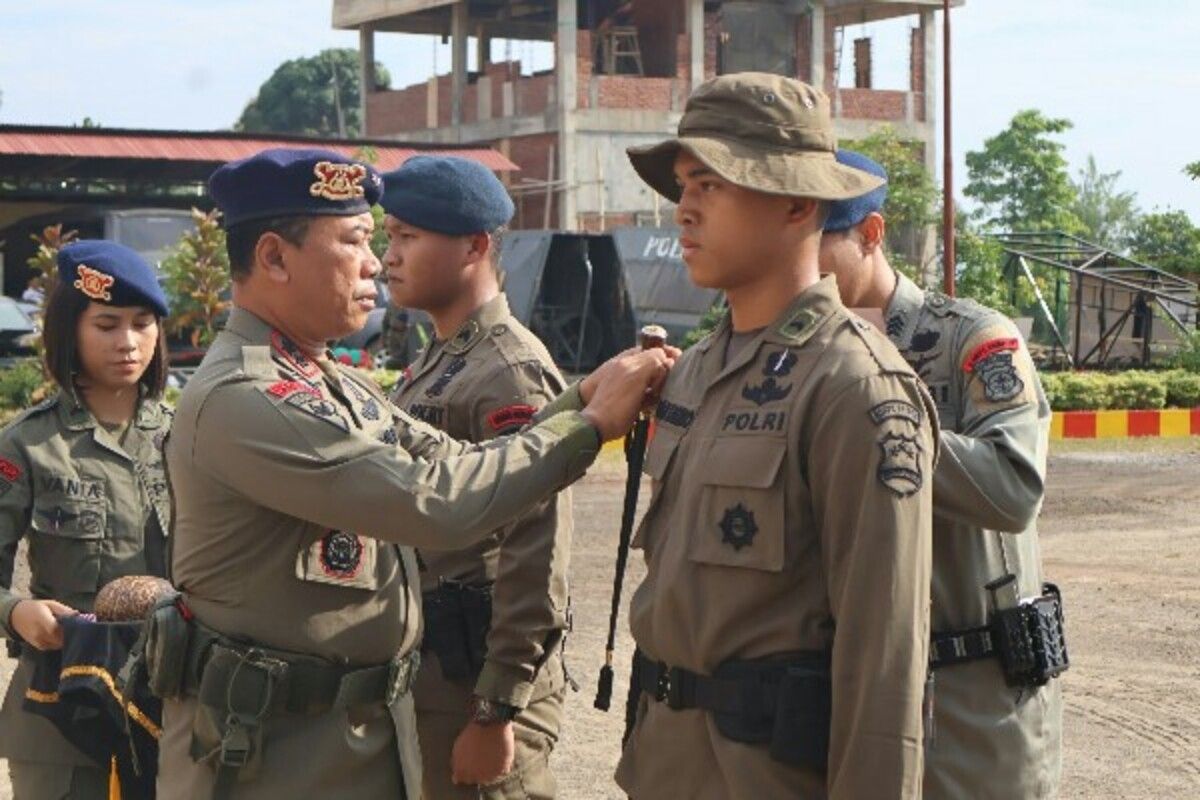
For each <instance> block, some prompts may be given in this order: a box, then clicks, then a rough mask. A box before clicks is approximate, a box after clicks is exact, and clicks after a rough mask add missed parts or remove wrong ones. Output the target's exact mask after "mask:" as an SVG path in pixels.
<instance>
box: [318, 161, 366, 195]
mask: <svg viewBox="0 0 1200 800" xmlns="http://www.w3.org/2000/svg"><path fill="white" fill-rule="evenodd" d="M313 174H314V175H316V176H317V180H316V181H315V182H314V183H313V185H312V186H310V187H308V191H309V193H311V194H312V196H313V197H323V198H325V199H326V200H353V199H355V198H357V197H362V196H363V195H364V194H365V191H364V190H363V187H362V182H363V179H364V178H366V177H367V168H366V167H364V166H363V165H362V164H335V163H333V162H332V161H320V162H318V163H317V165H316V166H315V167H313Z"/></svg>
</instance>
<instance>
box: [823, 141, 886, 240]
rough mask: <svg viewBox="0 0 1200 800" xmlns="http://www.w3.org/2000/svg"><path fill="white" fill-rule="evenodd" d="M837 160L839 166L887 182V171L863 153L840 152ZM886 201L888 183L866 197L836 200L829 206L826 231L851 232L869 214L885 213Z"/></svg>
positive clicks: (868, 193) (865, 195) (873, 190)
mask: <svg viewBox="0 0 1200 800" xmlns="http://www.w3.org/2000/svg"><path fill="white" fill-rule="evenodd" d="M837 160H838V163H839V164H845V165H846V166H847V167H853V168H854V169H857V170H861V171H863V172H868V173H870V174H872V175H878V176H879V177H881V178H883V179H884V180H885V181H886V180H887V176H888V175H887V170H885V169H884V168H883V167H881V166H880V165H879V164H877V163H876V162H874V161H872V160H871V159H869V158H867V157H866V156H864V155H863V154H862V153H856V152H854V151H853V150H838V151H837ZM886 200H887V184H886V183H884V184H883V185H882V186H880V187H879V188H878V189H872V190H871V191H869V192H867V193H866V194H864V195H859V196H858V197H852V198H850V199H849V200H835V201H833V202H831V203H830V204H829V216H828V217H827V218H826V219H825V230H827V231H844V230H849V229H850V228H853V227H854V226H855V225H857V224H858V223H860V222H862V221H863V220H864V219H866V218H867V215H868V214H878V213H879V212H881V211H883V204H884V202H885V201H886Z"/></svg>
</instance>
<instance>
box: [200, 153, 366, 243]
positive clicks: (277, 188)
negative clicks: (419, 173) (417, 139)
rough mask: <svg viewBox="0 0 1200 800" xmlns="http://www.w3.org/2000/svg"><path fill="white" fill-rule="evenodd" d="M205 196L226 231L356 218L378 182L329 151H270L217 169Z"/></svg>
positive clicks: (360, 167)
mask: <svg viewBox="0 0 1200 800" xmlns="http://www.w3.org/2000/svg"><path fill="white" fill-rule="evenodd" d="M208 191H209V194H211V195H212V199H213V200H214V201H215V202H216V204H217V206H218V207H219V208H220V209H221V213H222V214H223V215H224V216H225V227H227V228H228V227H230V226H231V225H237V224H238V223H239V222H246V221H248V220H255V219H267V218H269V217H300V216H350V215H352V214H361V213H363V212H364V211H369V210H370V209H371V206H373V205H375V204H376V203H378V202H379V195H380V193H381V192H382V191H383V181H382V180H381V179H380V177H379V173H378V172H376V171H375V169H374V168H373V167H371V166H370V165H369V164H363V163H360V162H358V161H354V160H353V159H350V158H347V157H346V156H343V155H341V154H340V153H335V152H333V151H332V150H294V149H290V148H276V149H272V150H263V151H262V152H261V153H258V154H257V155H253V156H250V157H249V158H243V159H242V160H240V161H230V162H229V163H228V164H225V165H223V166H221V167H220V168H218V169H217V171H216V172H214V173H213V174H212V177H211V178H209V179H208Z"/></svg>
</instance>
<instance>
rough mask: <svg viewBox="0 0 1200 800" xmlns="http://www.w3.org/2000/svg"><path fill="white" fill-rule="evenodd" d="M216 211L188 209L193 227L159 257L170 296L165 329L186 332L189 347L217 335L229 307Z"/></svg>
mask: <svg viewBox="0 0 1200 800" xmlns="http://www.w3.org/2000/svg"><path fill="white" fill-rule="evenodd" d="M220 216H221V215H220V212H219V211H216V210H213V211H210V212H207V213H205V212H203V211H200V210H199V209H195V208H193V209H192V218H193V219H194V220H195V221H196V228H195V230H192V231H189V232H188V233H185V234H184V235H183V238H182V239H180V240H179V246H178V247H177V248H176V249H175V251H174V252H173V253H171V254H170V255H169V256H167V257H166V258H165V259H163V262H162V272H163V279H164V280H163V285H164V288H165V289H166V291H167V294H168V295H169V296H170V299H171V318H170V320H168V322H167V330H168V331H169V332H170V333H172V334H179V333H188V334H189V336H190V339H191V342H192V346H193V347H199V346H202V345H207V344H209V343H210V342H212V340H213V338H214V337H215V336H216V335H217V320H218V319H219V318H220V316H221V315H222V314H224V313H225V312H226V311H227V310H228V309H229V283H230V280H229V254H228V253H227V252H226V250H225V231H223V230H221V224H220Z"/></svg>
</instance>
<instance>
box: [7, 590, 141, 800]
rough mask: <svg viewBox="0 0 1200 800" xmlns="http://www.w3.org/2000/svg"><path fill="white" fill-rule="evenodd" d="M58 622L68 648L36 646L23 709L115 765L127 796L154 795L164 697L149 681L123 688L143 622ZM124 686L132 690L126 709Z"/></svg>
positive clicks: (125, 799) (129, 799)
mask: <svg viewBox="0 0 1200 800" xmlns="http://www.w3.org/2000/svg"><path fill="white" fill-rule="evenodd" d="M59 623H60V624H61V625H62V629H63V649H62V650H58V651H48V652H38V651H33V659H34V665H35V667H34V672H33V678H32V680H31V681H30V684H29V689H28V691H26V693H25V700H24V708H25V710H26V711H28V712H30V713H32V714H39V715H41V716H43V717H45V718H47V719H49V720H50V721H51V722H53V723H54V725H55V727H57V728H58V729H59V731H61V732H62V734H63V736H65V737H66V738H67V740H68V741H70V742H71V743H72V744H73V745H75V746H76V747H78V748H79V749H80V750H81V751H83V752H84V753H85V754H86V755H88V756H89V757H90V758H92V759H94V760H95V761H96V763H97V764H98V765H99V766H100V767H101V768H103V769H110V770H113V771H114V772H115V774H116V778H117V779H118V780H119V782H120V797H121V798H122V800H143V798H145V799H150V798H153V797H154V780H155V776H156V775H157V772H158V737H159V735H160V733H161V727H160V726H161V725H162V702H161V701H160V700H159V699H158V698H156V697H154V696H153V695H151V694H150V692H149V690H148V689H147V687H146V685H145V681H144V680H143V681H139V682H138V684H137V685H135V686H133V687H132V688H131V689H130V690H129V691H128V692H124V687H123V686H122V685H121V684H120V683H119V681H118V677H117V676H118V674H119V673H120V671H121V667H122V666H124V664H125V660H126V659H127V658H128V657H129V651H130V650H131V649H132V648H133V645H134V642H136V641H137V638H138V634H139V633H140V632H141V628H142V623H141V622H96V621H95V620H93V619H91V618H90V615H83V614H81V615H79V616H75V617H64V618H62V619H60V620H59ZM123 692H124V693H125V694H126V695H127V696H128V701H127V705H126V707H125V709H124V710H123V709H122V694H123ZM126 712H128V718H129V720H128V726H129V727H128V730H129V733H128V734H127V733H126ZM135 759H136V765H135Z"/></svg>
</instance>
